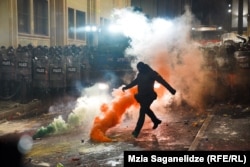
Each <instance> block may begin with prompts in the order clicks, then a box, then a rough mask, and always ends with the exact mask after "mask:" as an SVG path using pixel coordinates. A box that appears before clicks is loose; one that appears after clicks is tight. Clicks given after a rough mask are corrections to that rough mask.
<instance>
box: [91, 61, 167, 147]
mask: <svg viewBox="0 0 250 167" xmlns="http://www.w3.org/2000/svg"><path fill="white" fill-rule="evenodd" d="M159 72H160V74H162V76H163V77H164V78H165V77H166V76H168V73H167V70H166V66H162V68H160V69H159ZM165 79H167V78H165ZM155 91H156V92H157V95H158V97H162V96H163V95H164V93H165V92H166V88H164V87H163V86H160V87H159V88H157V89H155ZM113 93H114V97H115V98H114V99H113V101H112V102H111V104H103V105H102V106H101V107H100V110H101V116H99V117H96V118H95V120H94V124H93V127H92V129H91V132H90V138H91V140H92V141H95V142H111V141H112V139H111V138H109V137H107V136H106V135H105V133H106V131H107V130H108V129H110V128H112V127H114V126H115V125H117V124H119V123H120V121H121V118H122V115H123V114H124V113H125V112H126V110H127V109H128V108H129V107H131V106H136V105H138V103H137V102H136V100H135V98H134V94H136V93H137V87H133V88H131V89H128V90H126V91H125V92H122V91H121V90H116V91H115V92H113Z"/></svg>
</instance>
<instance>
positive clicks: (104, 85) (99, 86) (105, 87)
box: [98, 83, 109, 90]
mask: <svg viewBox="0 0 250 167" xmlns="http://www.w3.org/2000/svg"><path fill="white" fill-rule="evenodd" d="M98 88H99V89H101V90H107V89H108V88H109V86H108V84H105V83H99V84H98Z"/></svg>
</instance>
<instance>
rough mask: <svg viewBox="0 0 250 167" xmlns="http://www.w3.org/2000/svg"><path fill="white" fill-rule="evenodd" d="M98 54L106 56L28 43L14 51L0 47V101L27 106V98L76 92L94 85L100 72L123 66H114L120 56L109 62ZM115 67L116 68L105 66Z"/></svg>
mask: <svg viewBox="0 0 250 167" xmlns="http://www.w3.org/2000/svg"><path fill="white" fill-rule="evenodd" d="M100 53H102V54H107V53H106V52H101V51H97V50H96V49H94V48H90V47H87V46H76V45H67V46H63V47H62V46H53V47H48V46H36V47H34V46H32V45H31V44H29V45H27V46H21V45H19V46H18V47H17V48H14V47H12V46H9V47H5V46H1V49H0V81H1V82H0V99H2V100H9V99H17V100H18V99H19V100H20V101H21V102H23V103H26V102H27V101H28V100H29V99H30V98H37V97H38V98H41V97H46V96H47V95H51V94H53V93H57V92H64V91H67V90H74V89H77V88H76V85H79V84H90V83H91V82H94V80H95V79H96V78H97V77H100V76H101V75H102V74H101V73H100V71H101V70H104V69H105V68H106V69H107V68H110V69H113V70H114V68H117V69H118V68H120V69H121V68H123V67H122V66H121V65H124V64H126V63H124V61H122V62H120V64H119V63H118V64H117V62H118V61H119V59H121V58H122V56H118V57H117V59H116V61H117V62H115V63H114V61H111V63H109V62H110V61H109V60H108V59H110V58H108V57H105V55H104V56H100V55H97V54H100ZM110 54H112V53H110ZM97 57H98V58H97ZM102 57H103V58H102ZM104 57H105V60H104ZM113 57H114V56H113ZM119 57H120V58H119ZM115 64H116V66H117V67H110V66H109V67H105V66H107V65H115ZM127 64H129V62H127ZM97 70H99V72H96V71H97Z"/></svg>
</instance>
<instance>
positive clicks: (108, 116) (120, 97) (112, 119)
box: [90, 87, 137, 142]
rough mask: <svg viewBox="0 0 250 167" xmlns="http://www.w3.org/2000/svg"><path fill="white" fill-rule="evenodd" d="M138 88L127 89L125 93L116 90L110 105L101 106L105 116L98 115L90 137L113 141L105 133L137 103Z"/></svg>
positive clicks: (96, 140) (96, 139) (99, 140)
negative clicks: (135, 97) (135, 96)
mask: <svg viewBox="0 0 250 167" xmlns="http://www.w3.org/2000/svg"><path fill="white" fill-rule="evenodd" d="M136 90H137V87H134V88H133V89H129V90H127V91H126V92H125V93H124V92H122V91H120V90H118V91H116V92H115V93H116V95H115V99H114V100H113V101H112V102H111V104H110V105H108V104H103V105H102V106H101V107H100V110H101V112H102V113H104V117H103V118H100V117H96V118H95V120H94V125H93V127H92V130H91V132H90V138H91V140H92V141H95V142H111V141H112V139H110V138H109V137H107V136H106V135H105V133H106V131H107V130H108V129H110V128H112V127H114V126H115V125H117V124H118V123H119V122H120V121H121V118H122V115H123V114H124V113H125V112H126V110H127V109H128V108H129V107H131V106H132V105H137V102H136V100H135V99H134V97H133V96H134V94H135V92H136Z"/></svg>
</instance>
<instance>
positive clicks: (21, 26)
mask: <svg viewBox="0 0 250 167" xmlns="http://www.w3.org/2000/svg"><path fill="white" fill-rule="evenodd" d="M17 6H18V9H17V10H18V32H21V33H30V3H29V0H18V1H17Z"/></svg>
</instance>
